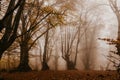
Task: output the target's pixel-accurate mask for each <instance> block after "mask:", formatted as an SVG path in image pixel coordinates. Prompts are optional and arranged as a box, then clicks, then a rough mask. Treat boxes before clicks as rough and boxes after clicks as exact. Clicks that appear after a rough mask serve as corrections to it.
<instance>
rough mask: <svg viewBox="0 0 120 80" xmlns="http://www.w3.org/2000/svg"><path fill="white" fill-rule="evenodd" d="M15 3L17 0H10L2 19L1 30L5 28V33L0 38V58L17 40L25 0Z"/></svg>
mask: <svg viewBox="0 0 120 80" xmlns="http://www.w3.org/2000/svg"><path fill="white" fill-rule="evenodd" d="M15 3H16V1H15V0H10V2H9V6H8V9H7V11H6V13H5V15H4V17H3V18H2V19H1V20H0V31H2V30H3V29H4V28H5V30H4V34H3V36H2V38H1V39H0V59H1V57H2V55H3V53H4V52H5V51H6V50H7V49H8V48H9V47H10V46H11V45H12V43H13V42H14V41H15V39H16V36H17V29H18V26H19V21H20V16H21V13H22V11H23V8H24V4H25V0H18V1H17V3H16V4H15ZM16 9H17V10H16ZM14 12H16V13H14ZM13 14H14V15H13ZM13 16H14V17H13Z"/></svg>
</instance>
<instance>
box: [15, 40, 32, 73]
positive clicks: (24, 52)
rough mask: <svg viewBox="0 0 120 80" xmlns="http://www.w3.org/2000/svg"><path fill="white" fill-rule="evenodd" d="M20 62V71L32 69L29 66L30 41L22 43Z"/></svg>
mask: <svg viewBox="0 0 120 80" xmlns="http://www.w3.org/2000/svg"><path fill="white" fill-rule="evenodd" d="M20 50H21V52H20V64H19V66H18V68H17V69H18V71H30V70H32V69H31V68H30V66H29V51H28V43H27V42H22V43H21V44H20Z"/></svg>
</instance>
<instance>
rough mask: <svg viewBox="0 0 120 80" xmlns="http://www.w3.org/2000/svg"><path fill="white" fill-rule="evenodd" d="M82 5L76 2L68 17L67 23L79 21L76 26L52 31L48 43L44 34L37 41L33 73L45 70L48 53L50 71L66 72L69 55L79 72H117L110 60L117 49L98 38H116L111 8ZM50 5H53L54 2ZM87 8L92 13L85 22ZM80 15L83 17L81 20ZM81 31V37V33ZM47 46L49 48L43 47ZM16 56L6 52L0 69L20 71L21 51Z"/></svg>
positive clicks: (102, 0) (99, 0) (96, 0)
mask: <svg viewBox="0 0 120 80" xmlns="http://www.w3.org/2000/svg"><path fill="white" fill-rule="evenodd" d="M63 1H64V0H63ZM70 1H71V0H70ZM82 1H83V0H77V3H75V5H74V6H75V7H76V10H73V12H71V13H69V14H68V15H69V16H70V17H67V20H68V21H71V22H72V21H74V22H75V21H77V22H76V23H74V25H70V24H69V25H63V26H62V27H61V26H57V27H56V28H54V29H52V30H49V33H48V36H49V37H48V40H46V39H47V37H46V36H47V34H45V35H44V36H42V37H40V38H39V40H37V41H36V45H35V47H33V48H32V49H31V50H30V51H29V53H30V54H29V60H30V61H29V65H30V67H31V68H32V69H33V70H41V69H42V62H43V56H44V54H45V51H46V53H47V56H46V59H47V63H48V66H49V68H50V70H66V69H67V66H66V65H68V64H67V60H66V55H70V56H69V58H70V61H72V62H73V63H74V62H75V61H76V65H75V68H76V69H78V70H87V69H91V70H106V68H107V66H108V65H109V67H108V69H115V68H114V66H113V64H112V63H111V62H110V61H109V60H108V59H107V56H108V55H109V54H110V51H111V50H116V48H115V46H111V45H108V44H107V43H106V42H105V41H102V40H99V39H98V38H110V39H116V38H117V31H118V27H117V26H118V23H117V19H116V16H115V14H114V13H113V11H112V10H111V8H110V6H109V5H108V0H85V1H83V3H82ZM71 2H72V1H71ZM50 3H51V4H52V3H53V2H50ZM48 4H49V0H48V3H44V5H48ZM85 5H86V6H85ZM97 5H99V6H97ZM87 8H88V10H90V12H89V13H88V14H87V18H86V16H85V15H84V13H85V12H87V11H86V10H87ZM94 8H95V9H94ZM85 9H86V10H85ZM82 11H83V12H82ZM85 14H86V13H85ZM74 15H75V16H74ZM76 15H77V17H76ZM81 15H82V17H80V16H81ZM78 17H80V18H82V19H83V21H85V20H86V24H83V23H81V22H79V18H78ZM71 18H72V19H71ZM71 22H70V23H71ZM44 24H45V23H43V25H44ZM71 24H72V23H71ZM80 25H82V26H80ZM79 27H80V35H79V33H78V32H79V31H78V29H79ZM45 30H46V28H45ZM43 31H44V29H41V32H43ZM82 34H83V35H82ZM36 36H39V32H38V33H37V34H36V35H34V36H33V39H34V38H35V37H36ZM79 39H80V40H79ZM72 40H73V42H72ZM46 41H47V43H46ZM46 44H47V48H45V47H44V46H45V45H46ZM77 44H79V45H77ZM70 45H72V46H70ZM70 47H71V48H70ZM77 48H78V49H77ZM45 49H46V50H45ZM17 52H18V53H16V54H17V55H16V54H15V55H11V56H10V57H9V55H7V51H6V54H5V55H4V56H3V58H2V59H1V61H0V68H1V69H4V68H5V69H9V68H12V67H17V66H18V64H19V60H20V59H19V56H20V54H19V53H20V50H19V48H18V49H17ZM67 52H68V53H67ZM12 53H14V52H12ZM75 53H76V54H77V58H76V57H75V56H76V54H75ZM63 57H64V58H63ZM9 59H10V60H9ZM75 59H76V60H75Z"/></svg>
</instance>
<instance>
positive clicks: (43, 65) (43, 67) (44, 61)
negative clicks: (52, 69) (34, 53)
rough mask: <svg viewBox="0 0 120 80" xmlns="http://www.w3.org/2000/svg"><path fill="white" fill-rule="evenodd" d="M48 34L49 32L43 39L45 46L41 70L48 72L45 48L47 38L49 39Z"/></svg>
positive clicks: (45, 47)
mask: <svg viewBox="0 0 120 80" xmlns="http://www.w3.org/2000/svg"><path fill="white" fill-rule="evenodd" d="M48 28H49V27H48ZM48 34H49V31H47V33H46V37H45V46H44V53H43V62H42V70H49V66H48V64H47V46H48V37H49V35H48Z"/></svg>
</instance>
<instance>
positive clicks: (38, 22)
mask: <svg viewBox="0 0 120 80" xmlns="http://www.w3.org/2000/svg"><path fill="white" fill-rule="evenodd" d="M106 1H108V2H109V4H108V5H110V7H111V9H112V10H113V11H114V10H115V11H114V13H116V15H117V19H118V20H119V12H118V13H117V12H116V11H117V8H116V7H114V4H115V3H114V2H112V0H106ZM8 3H9V4H8ZM106 4H107V3H106ZM112 4H113V5H112ZM101 6H105V5H103V4H99V3H97V1H92V0H90V1H88V0H52V1H51V0H22V1H21V0H1V1H0V31H1V33H0V59H1V60H0V69H7V70H12V69H15V70H18V71H29V70H51V69H52V70H64V69H68V70H73V69H78V70H80V69H84V70H93V69H109V62H108V63H107V64H108V65H105V66H104V67H102V66H101V64H100V63H99V61H97V60H98V58H100V56H99V55H98V53H99V51H100V50H99V46H98V45H99V43H98V42H99V41H98V38H99V36H98V35H100V31H101V30H102V29H103V28H104V27H105V22H104V18H103V14H104V9H102V7H101ZM118 22H119V21H118ZM118 48H119V47H117V49H118ZM118 51H119V49H118Z"/></svg>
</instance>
